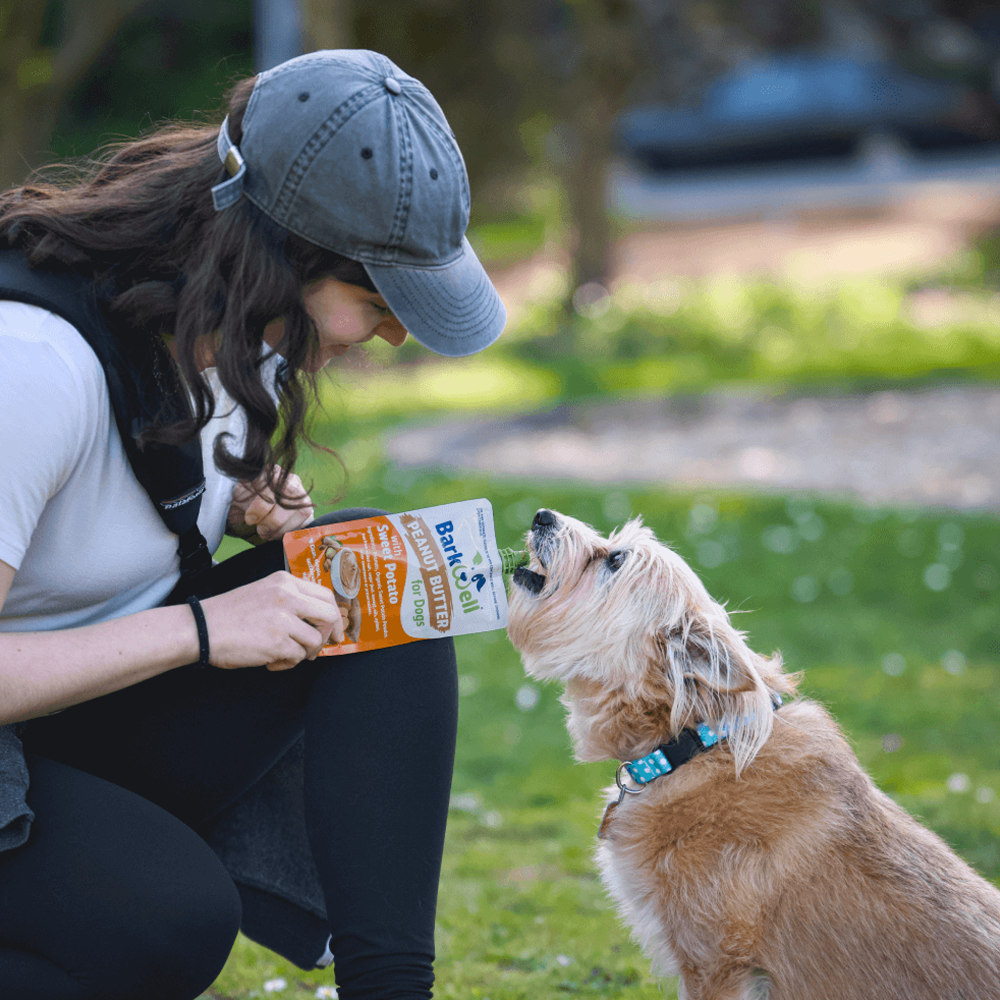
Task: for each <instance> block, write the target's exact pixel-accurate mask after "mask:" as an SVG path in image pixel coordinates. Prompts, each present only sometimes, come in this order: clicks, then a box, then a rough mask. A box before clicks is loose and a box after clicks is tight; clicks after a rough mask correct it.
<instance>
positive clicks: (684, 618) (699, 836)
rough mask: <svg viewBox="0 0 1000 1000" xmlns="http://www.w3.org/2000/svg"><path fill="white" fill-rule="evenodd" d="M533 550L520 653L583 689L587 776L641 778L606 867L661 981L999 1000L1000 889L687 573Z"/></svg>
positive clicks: (620, 785) (688, 998)
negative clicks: (591, 766)
mask: <svg viewBox="0 0 1000 1000" xmlns="http://www.w3.org/2000/svg"><path fill="white" fill-rule="evenodd" d="M526 547H527V548H528V551H529V553H530V556H531V558H530V561H529V563H528V565H527V566H526V567H523V568H521V569H518V570H517V571H516V572H515V574H514V576H513V577H512V580H511V585H510V600H509V607H510V610H509V619H508V626H507V629H508V635H509V637H510V640H511V642H512V643H513V645H514V646H515V648H516V649H517V650H518V651H519V652H520V654H521V657H522V660H523V663H524V667H525V670H526V671H527V673H528V674H529V675H530V676H532V677H535V678H538V679H540V680H551V681H559V682H562V683H563V684H564V685H565V691H564V694H563V704H564V705H565V706H566V708H567V709H568V716H567V727H568V729H569V732H570V735H571V737H572V740H573V743H574V747H575V751H576V756H577V759H578V760H580V761H600V760H608V759H610V760H617V761H621V762H623V763H622V764H621V765H620V767H619V772H618V778H617V779H616V785H615V786H612V787H611V788H610V789H609V790H608V791H609V793H610V798H609V800H608V805H607V809H606V812H605V815H604V819H603V821H602V823H601V829H600V833H599V840H598V847H597V852H596V858H597V865H598V868H599V870H600V874H601V878H602V880H603V882H604V885H605V887H606V889H607V891H608V893H609V895H610V896H611V897H612V898H613V900H614V901H615V902H616V904H617V906H618V909H619V912H620V914H621V917H622V919H623V921H624V922H625V923H626V924H627V925H629V927H630V928H631V930H632V934H633V936H634V938H635V939H636V940H637V942H638V943H639V944H640V945H641V947H642V948H643V950H644V951H645V953H646V954H647V956H648V957H649V958H650V959H651V960H652V963H653V971H654V973H657V974H660V975H670V976H679V977H680V995H681V997H682V998H684V1000H752V998H769V1000H959V998H961V1000H1000V892H998V891H997V889H996V888H994V887H993V886H992V885H991V884H990V883H988V882H987V881H986V880H985V879H983V878H981V877H980V876H979V875H977V874H976V873H975V872H974V871H973V870H972V869H971V868H970V867H969V866H968V865H967V864H966V863H965V862H964V861H962V860H961V859H960V858H958V857H957V855H955V854H954V853H953V852H952V851H951V850H950V849H949V848H948V847H947V846H946V844H945V843H944V842H943V841H942V840H941V839H940V838H939V837H938V836H937V835H935V834H934V833H932V832H930V831H929V830H927V829H925V828H924V827H922V826H921V825H920V824H918V823H917V822H916V821H915V820H914V819H912V818H911V817H910V816H909V815H908V814H907V813H906V812H905V811H904V810H903V809H901V808H900V807H899V806H898V805H896V804H895V803H894V802H893V801H892V800H891V799H890V798H889V797H888V796H886V795H884V794H883V793H882V792H881V791H879V789H878V788H876V787H875V784H874V783H873V782H872V780H871V778H870V777H869V776H868V774H867V773H866V772H865V771H864V770H863V769H862V767H861V765H860V764H859V762H858V760H857V758H856V757H855V755H854V753H853V752H852V751H851V749H850V747H849V746H848V744H847V742H846V740H845V739H844V737H843V736H842V735H841V733H840V731H839V729H838V727H837V724H836V723H835V722H834V720H833V719H832V718H831V717H830V715H829V714H828V713H827V712H826V711H825V710H824V709H823V708H822V707H821V706H820V705H819V704H817V703H816V702H814V701H809V700H807V699H805V698H799V697H797V696H796V685H797V682H798V677H796V676H793V675H790V674H788V673H785V672H784V670H783V667H782V661H781V657H780V655H778V654H774V655H772V656H769V657H767V656H761V655H758V654H757V653H754V652H753V651H751V649H750V648H749V646H748V645H747V643H746V641H745V634H744V633H743V632H740V631H738V630H737V629H736V628H735V627H734V626H733V625H732V623H731V622H730V619H729V615H728V614H727V612H726V610H725V608H724V607H723V606H722V605H720V604H719V603H717V602H716V601H714V600H713V599H712V598H711V597H710V596H709V594H708V592H707V590H706V589H705V587H704V585H703V584H702V582H701V580H700V579H699V578H698V576H697V575H696V574H695V573H694V572H693V570H691V568H690V567H689V566H688V565H687V564H686V563H685V562H684V560H683V559H681V557H680V556H678V555H677V554H676V553H675V552H674V551H672V550H671V549H670V548H668V547H667V546H665V545H663V544H662V543H660V542H659V541H657V539H656V538H655V537H654V535H653V533H652V532H651V531H650V530H649V528H647V527H644V526H643V525H642V522H641V519H637V520H633V521H630V522H628V523H627V524H626V525H625V526H624V527H623V528H621V530H620V531H617V532H615V533H613V534H612V535H611V536H610V537H609V538H607V539H605V538H604V537H602V536H601V535H600V534H598V533H597V532H596V531H594V530H593V529H592V528H590V527H589V526H588V525H585V524H583V523H581V522H580V521H577V520H575V519H573V518H571V517H567V516H566V515H564V514H560V513H557V512H555V511H550V510H540V511H538V513H537V514H536V515H535V518H534V521H533V523H532V527H531V530H530V531H529V532H528V535H527V540H526ZM658 747H662V748H663V749H662V750H661V751H660V754H661V756H659V757H658V756H657V755H656V749H657V748H658ZM650 755H652V756H650ZM664 760H665V762H664ZM664 769H666V770H667V773H663V774H662V776H656V772H657V771H664Z"/></svg>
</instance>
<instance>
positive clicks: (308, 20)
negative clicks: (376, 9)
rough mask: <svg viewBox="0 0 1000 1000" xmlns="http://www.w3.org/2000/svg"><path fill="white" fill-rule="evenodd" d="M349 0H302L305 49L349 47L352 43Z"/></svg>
mask: <svg viewBox="0 0 1000 1000" xmlns="http://www.w3.org/2000/svg"><path fill="white" fill-rule="evenodd" d="M353 13H354V11H353V4H352V3H351V2H350V0H302V22H303V23H302V26H303V29H304V31H305V36H306V51H312V50H313V49H349V48H351V47H352V46H353V45H354V32H353V30H352V28H351V21H352V17H353Z"/></svg>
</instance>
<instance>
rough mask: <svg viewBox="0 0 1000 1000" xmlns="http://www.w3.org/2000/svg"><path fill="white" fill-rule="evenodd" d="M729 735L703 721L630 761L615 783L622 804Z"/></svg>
mask: <svg viewBox="0 0 1000 1000" xmlns="http://www.w3.org/2000/svg"><path fill="white" fill-rule="evenodd" d="M771 701H772V704H773V706H774V710H775V711H777V710H778V709H779V708H781V705H782V701H781V696H780V695H777V694H772V695H771ZM728 735H729V730H728V728H727V727H726V726H722V727H721V728H720V729H719V730H718V731H716V730H714V729H713V728H712V727H711V726H709V725H708V723H705V722H700V723H699V724H698V725H697V726H695V727H694V728H693V729H685V730H683V731H682V732H681V734H680V735H679V736H675V737H674V738H673V739H672V740H671V741H670V742H669V743H661V744H660V745H659V746H658V747H657V748H656V749H655V750H654V751H653V752H652V753H648V754H646V756H645V757H639V758H638V760H626V761H624V762H623V763H622V764H619V766H618V770H617V771H616V772H615V783H616V784H617V785H618V788H619V790H620V793H619V796H618V802H621V801H622V799H624V798H625V796H626V794H628V795H638V794H639V792H641V791H642V790H643V789H644V788H645V787H646V785H648V784H649V782H651V781H653V780H655V779H656V778H661V777H663V775H665V774H670V773H671V771H676V770H677V768H679V767H680V766H681V764H686V763H687V762H688V761H689V760H691V759H692V758H694V757H697V756H698V754H700V753H704V752H705V751H706V750H709V749H711V748H712V747H714V746H715V745H716V744H717V743H718V742H719V741H720V740H724V739H725V738H726V737H727V736H728ZM623 772H625V773H627V774H628V776H629V778H631V780H632V781H633V782H635V784H637V785H638V786H639V787H638V788H631V787H629V786H628V785H626V784H625V779H624V777H623Z"/></svg>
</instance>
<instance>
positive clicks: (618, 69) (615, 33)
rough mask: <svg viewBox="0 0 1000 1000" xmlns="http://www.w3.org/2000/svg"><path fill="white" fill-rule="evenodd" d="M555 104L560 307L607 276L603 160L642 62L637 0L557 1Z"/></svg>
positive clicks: (605, 171) (605, 282)
mask: <svg viewBox="0 0 1000 1000" xmlns="http://www.w3.org/2000/svg"><path fill="white" fill-rule="evenodd" d="M561 6H562V12H561V13H562V18H563V19H564V30H565V33H566V38H565V39H564V40H563V45H564V48H563V59H562V62H563V66H562V71H561V76H562V85H561V87H560V91H561V93H560V95H559V103H560V105H561V111H560V113H559V114H560V118H561V120H562V124H561V132H562V135H561V139H562V143H561V146H562V149H561V156H560V159H561V161H562V167H561V171H560V172H561V174H562V181H563V188H564V192H565V197H566V206H567V209H568V213H569V223H570V230H571V232H570V246H569V251H570V278H569V287H568V289H567V300H566V306H567V309H569V308H570V307H571V303H572V298H573V294H574V292H575V291H576V289H578V288H579V287H580V286H581V285H585V284H590V283H594V284H598V285H601V286H603V287H605V288H606V287H607V285H608V281H609V279H610V274H611V245H612V233H611V218H610V215H609V213H608V206H607V203H606V200H607V187H608V165H609V162H610V157H611V144H612V133H613V128H614V123H615V119H616V118H617V116H618V114H619V113H620V112H621V111H622V110H624V108H625V105H626V103H627V101H628V98H629V93H630V90H631V87H632V83H633V81H634V80H635V78H636V76H637V74H638V73H639V72H640V71H641V70H642V69H643V68H644V59H643V56H644V47H643V42H642V33H643V29H644V23H645V22H644V18H643V11H642V9H641V4H640V3H638V2H637V0H561Z"/></svg>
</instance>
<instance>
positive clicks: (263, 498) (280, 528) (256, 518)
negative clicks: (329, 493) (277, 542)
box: [243, 475, 315, 542]
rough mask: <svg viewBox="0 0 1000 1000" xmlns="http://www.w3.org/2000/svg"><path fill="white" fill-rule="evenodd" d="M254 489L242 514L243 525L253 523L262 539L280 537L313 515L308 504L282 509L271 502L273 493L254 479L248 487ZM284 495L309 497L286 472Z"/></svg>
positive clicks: (261, 481) (273, 501) (297, 480)
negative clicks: (251, 497) (244, 522)
mask: <svg viewBox="0 0 1000 1000" xmlns="http://www.w3.org/2000/svg"><path fill="white" fill-rule="evenodd" d="M252 488H253V489H254V491H255V493H254V496H253V499H252V501H251V502H250V503H249V505H248V506H247V508H246V513H245V514H244V515H243V516H244V520H245V521H246V523H247V524H250V525H255V526H256V528H257V533H258V534H259V535H260V537H261V538H262V539H264V541H267V542H269V541H271V540H272V539H275V538H280V537H281V536H282V535H284V534H285V533H286V532H289V531H295V530H296V529H297V528H301V527H302V526H303V525H304V524H308V523H309V522H310V521H312V519H313V518H314V517H315V509H314V508H313V506H312V503H309V504H308V506H306V507H296V508H293V509H291V510H286V509H285V508H284V507H282V506H280V505H279V504H277V503H276V502H275V499H274V494H273V493H272V492H271V490H270V489H268V488H267V486H266V485H265V484H264V481H263V480H258V481H257V482H256V483H254V484H253V487H252ZM285 492H286V495H287V496H288V497H289V498H290V499H295V500H305V501H308V500H309V494H308V493H307V492H306V490H305V487H304V486H303V485H302V480H301V479H299V477H298V476H296V475H290V476H289V477H288V480H287V482H286V484H285Z"/></svg>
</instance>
